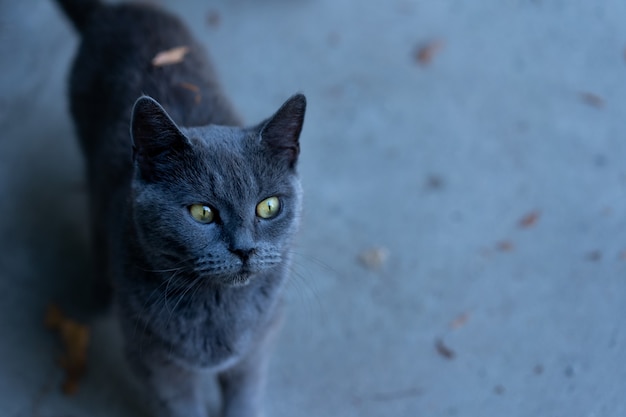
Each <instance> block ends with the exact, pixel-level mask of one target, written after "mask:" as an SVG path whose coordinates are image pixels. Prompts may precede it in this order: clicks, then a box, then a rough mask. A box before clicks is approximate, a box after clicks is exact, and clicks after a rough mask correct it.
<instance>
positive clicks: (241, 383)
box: [218, 310, 282, 417]
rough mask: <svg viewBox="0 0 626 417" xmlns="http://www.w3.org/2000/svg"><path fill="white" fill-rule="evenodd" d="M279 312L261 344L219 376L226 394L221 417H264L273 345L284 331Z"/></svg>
mask: <svg viewBox="0 0 626 417" xmlns="http://www.w3.org/2000/svg"><path fill="white" fill-rule="evenodd" d="M281 318H282V314H281V311H280V310H279V311H278V312H277V313H276V315H275V317H274V318H273V320H272V321H271V322H270V324H269V325H268V326H267V328H266V329H265V331H264V332H262V334H260V335H259V339H258V340H257V343H256V344H254V345H253V346H252V348H251V349H250V350H249V351H248V353H247V354H246V355H245V356H243V357H242V358H241V359H240V360H239V361H237V362H236V363H235V364H234V365H233V366H231V367H230V368H228V369H226V370H224V371H223V372H221V373H220V374H219V375H218V380H219V384H220V388H221V391H222V413H221V417H262V416H263V415H264V413H263V394H264V390H265V376H266V373H267V365H268V359H269V352H270V347H271V343H272V341H273V340H274V338H275V336H276V333H277V332H278V330H279V328H280V323H281Z"/></svg>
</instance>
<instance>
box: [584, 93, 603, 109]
mask: <svg viewBox="0 0 626 417" xmlns="http://www.w3.org/2000/svg"><path fill="white" fill-rule="evenodd" d="M580 98H581V100H582V101H583V102H584V103H585V104H587V105H589V106H591V107H595V108H596V109H601V108H603V107H604V99H603V98H602V97H600V96H599V95H597V94H594V93H590V92H588V91H583V92H581V93H580Z"/></svg>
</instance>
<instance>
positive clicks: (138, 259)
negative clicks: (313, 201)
mask: <svg viewBox="0 0 626 417" xmlns="http://www.w3.org/2000/svg"><path fill="white" fill-rule="evenodd" d="M59 4H60V6H61V7H62V8H63V9H64V11H65V12H66V13H67V15H68V16H69V18H70V20H71V21H72V23H73V24H74V26H75V28H76V29H77V30H78V32H79V33H80V35H81V45H80V48H79V51H78V54H77V56H76V59H75V62H74V65H73V69H72V72H71V76H70V103H71V112H72V115H73V117H74V121H75V124H76V128H77V132H78V136H79V138H80V143H81V146H82V149H83V151H84V154H85V156H86V161H87V176H88V181H89V187H90V207H91V215H92V232H93V237H94V251H95V270H96V275H97V277H96V283H97V286H96V295H97V297H98V298H99V300H100V301H103V302H106V301H107V300H108V299H109V298H110V295H112V296H113V301H114V303H115V307H116V309H115V311H116V313H117V314H118V316H119V319H120V322H121V327H122V329H123V332H124V336H125V346H126V351H127V352H126V353H127V356H128V358H129V363H130V364H131V366H132V368H133V369H134V370H135V371H136V372H135V373H136V375H137V376H138V377H139V380H140V381H141V384H142V386H144V387H145V388H146V394H147V395H146V398H150V399H151V401H150V402H151V410H152V413H153V415H154V416H157V417H206V416H207V415H208V414H207V413H208V411H207V407H206V404H205V398H204V397H203V392H202V391H201V386H200V385H199V383H198V380H199V377H200V375H201V374H202V373H211V374H213V375H215V377H216V378H217V379H218V380H219V383H220V386H221V390H222V417H244V416H245V417H254V416H259V415H261V408H262V407H261V392H262V385H263V374H264V368H265V363H266V359H267V345H268V343H269V341H270V339H271V335H272V334H273V333H274V331H275V330H276V327H277V324H278V322H279V321H280V310H281V309H280V304H281V303H280V300H281V293H282V289H283V287H284V283H285V280H286V278H287V273H288V271H289V258H290V245H291V240H292V238H293V235H294V233H295V231H296V229H297V227H298V223H299V216H300V210H301V195H302V192H301V188H300V182H299V180H298V177H297V172H296V165H297V159H298V154H299V135H300V131H301V129H302V123H303V119H304V112H305V107H306V101H305V98H304V96H303V95H300V94H298V95H295V96H293V97H291V98H290V99H289V100H287V101H286V102H285V104H284V105H283V106H282V107H281V108H280V109H279V110H278V111H277V112H276V113H275V114H274V115H273V116H272V117H270V118H269V119H267V120H265V121H264V122H262V123H260V124H258V125H255V126H252V127H242V124H241V122H240V118H239V117H238V115H237V114H236V113H235V111H234V110H233V108H232V106H231V105H230V103H229V101H228V100H227V99H226V98H225V96H224V94H223V92H222V91H221V89H220V87H219V85H218V82H217V80H216V76H215V73H214V70H213V69H212V67H211V65H210V62H209V61H208V59H207V57H206V55H205V52H204V51H203V50H202V48H201V47H200V45H199V44H198V43H197V42H196V41H194V40H193V38H192V37H191V35H190V34H189V32H188V31H187V30H186V29H185V26H184V25H183V23H181V22H180V20H178V19H177V18H175V17H173V16H172V15H170V14H168V13H166V12H164V11H162V10H159V9H157V8H154V7H152V6H145V5H131V4H122V5H115V6H114V5H103V4H101V3H99V2H98V1H80V0H65V1H63V0H59ZM179 46H185V47H187V48H189V49H188V53H187V54H186V55H185V56H184V57H183V59H182V61H180V62H178V63H174V64H171V65H165V66H155V65H153V64H152V59H153V58H154V57H155V56H156V55H157V53H159V52H162V51H166V50H170V49H171V48H175V47H179ZM274 196H276V197H278V198H279V201H280V211H279V212H278V214H277V215H276V216H275V217H273V218H270V219H265V218H261V217H259V215H257V213H256V206H257V204H259V202H261V201H263V200H264V199H266V198H269V197H274ZM194 204H201V205H206V206H210V207H211V209H212V210H213V211H214V213H215V220H214V221H213V222H211V223H208V224H203V223H199V222H198V221H196V220H195V219H194V218H192V216H191V215H190V212H189V207H190V206H192V205H194Z"/></svg>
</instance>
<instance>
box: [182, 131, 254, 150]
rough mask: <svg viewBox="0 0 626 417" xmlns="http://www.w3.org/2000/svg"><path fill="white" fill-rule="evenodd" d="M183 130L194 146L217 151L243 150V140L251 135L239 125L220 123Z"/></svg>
mask: <svg viewBox="0 0 626 417" xmlns="http://www.w3.org/2000/svg"><path fill="white" fill-rule="evenodd" d="M181 130H182V132H183V133H184V134H185V136H187V138H188V139H189V140H190V141H191V143H192V144H193V145H194V146H196V147H200V148H205V149H208V150H215V151H220V150H221V149H225V150H228V149H231V150H241V146H242V145H243V142H244V141H245V140H246V139H247V137H248V136H249V135H250V132H249V131H248V130H245V129H242V128H239V127H231V126H219V125H208V126H202V127H191V128H181Z"/></svg>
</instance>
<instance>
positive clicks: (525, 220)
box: [518, 210, 541, 229]
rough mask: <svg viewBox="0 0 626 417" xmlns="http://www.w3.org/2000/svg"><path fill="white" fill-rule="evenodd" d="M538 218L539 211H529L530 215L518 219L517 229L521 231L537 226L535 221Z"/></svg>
mask: <svg viewBox="0 0 626 417" xmlns="http://www.w3.org/2000/svg"><path fill="white" fill-rule="evenodd" d="M540 216H541V213H540V212H539V211H537V210H535V211H531V212H530V213H528V214H526V215H525V216H524V217H522V218H521V219H520V221H519V223H518V225H519V227H521V228H523V229H527V228H529V227H533V226H534V225H535V224H537V221H538V220H539V217H540Z"/></svg>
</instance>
